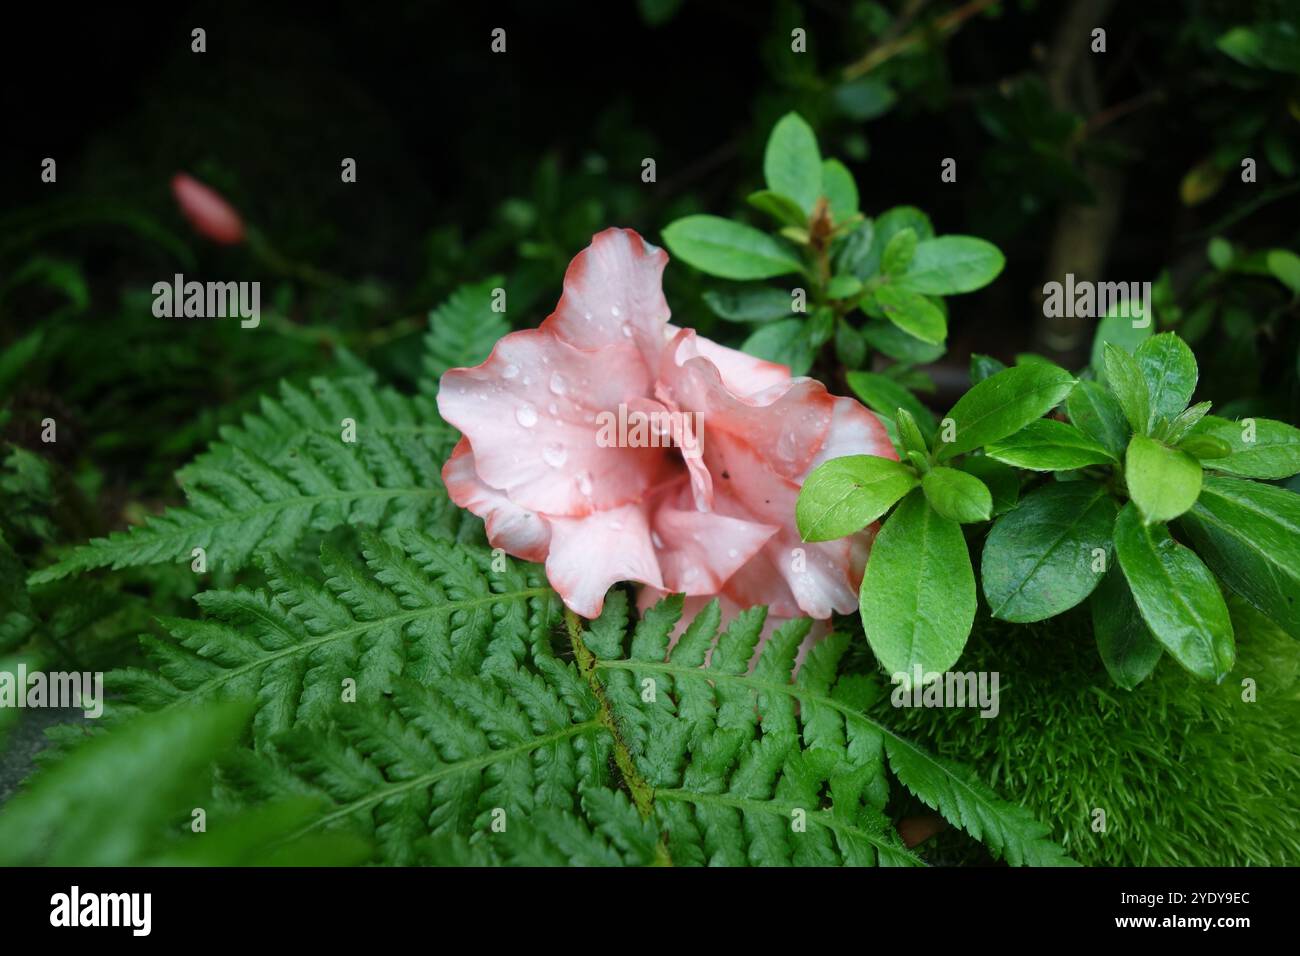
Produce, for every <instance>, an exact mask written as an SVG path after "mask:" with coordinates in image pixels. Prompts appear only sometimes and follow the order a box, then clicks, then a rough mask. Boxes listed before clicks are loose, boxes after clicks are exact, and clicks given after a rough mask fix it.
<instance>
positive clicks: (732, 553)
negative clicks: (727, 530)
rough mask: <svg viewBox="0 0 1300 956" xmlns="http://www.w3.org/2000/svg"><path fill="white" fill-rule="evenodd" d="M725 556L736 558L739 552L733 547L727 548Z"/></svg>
mask: <svg viewBox="0 0 1300 956" xmlns="http://www.w3.org/2000/svg"><path fill="white" fill-rule="evenodd" d="M727 557H729V558H738V557H740V552H739V551H737V550H736V549H735V548H728V549H727Z"/></svg>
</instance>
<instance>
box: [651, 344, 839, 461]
mask: <svg viewBox="0 0 1300 956" xmlns="http://www.w3.org/2000/svg"><path fill="white" fill-rule="evenodd" d="M696 339H697V336H696V335H695V333H694V332H693V331H691V330H690V329H683V330H682V331H681V332H680V333H679V334H678V335H677V336H676V338H675V339H674V341H673V342H672V343H671V344H670V346H669V349H670V352H669V353H668V354H667V355H666V356H665V359H664V360H663V361H661V362H660V366H659V379H660V381H659V385H660V386H662V388H663V389H664V390H665V391H666V394H667V395H668V396H669V397H670V398H671V399H672V401H674V402H675V403H676V404H677V405H678V406H680V407H681V408H683V409H689V410H690V411H697V412H703V413H704V418H705V422H706V423H707V428H708V432H709V435H710V438H712V434H713V432H715V431H725V432H728V433H730V434H732V435H735V436H738V437H740V438H743V439H744V440H745V441H747V442H749V443H750V444H751V445H753V446H754V447H755V448H761V449H763V450H764V454H765V457H766V459H767V461H768V463H769V465H770V467H771V468H772V469H773V470H775V471H776V472H778V473H780V474H781V475H784V476H785V477H788V478H795V477H799V476H801V475H803V474H805V473H807V470H808V466H809V465H810V464H811V463H812V461H813V458H814V456H815V455H816V454H817V452H818V450H820V448H821V447H822V444H823V443H824V442H825V439H826V434H827V431H828V430H829V429H830V425H831V413H832V411H833V410H834V404H835V399H834V398H833V397H832V396H831V394H830V393H829V392H827V391H826V386H824V385H822V384H821V382H817V381H814V380H813V379H810V378H799V379H789V380H787V381H785V382H778V383H776V384H773V385H771V386H769V387H767V388H765V389H763V390H762V391H760V392H757V393H754V394H753V395H747V396H742V395H737V394H735V393H734V392H732V391H731V390H730V389H729V388H728V387H727V385H726V383H725V382H724V381H723V378H722V373H721V372H720V371H719V369H718V367H717V366H716V365H714V363H713V362H712V361H711V360H710V359H709V358H707V357H706V356H704V355H702V354H700V353H699V350H698V345H697V342H696V341H695V340H696Z"/></svg>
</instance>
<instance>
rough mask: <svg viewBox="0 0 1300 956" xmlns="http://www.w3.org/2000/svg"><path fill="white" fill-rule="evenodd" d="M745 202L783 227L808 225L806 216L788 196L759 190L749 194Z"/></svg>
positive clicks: (767, 190) (768, 190)
mask: <svg viewBox="0 0 1300 956" xmlns="http://www.w3.org/2000/svg"><path fill="white" fill-rule="evenodd" d="M745 201H746V202H747V203H749V204H750V205H751V206H753V207H754V208H755V209H757V210H759V211H760V212H765V213H767V214H768V215H769V216H771V217H772V218H773V219H775V220H776V221H777V222H779V223H780V224H781V225H783V226H798V227H800V228H802V227H804V226H807V225H808V216H807V215H806V214H805V213H804V211H803V210H802V209H800V208H799V204H798V203H797V202H795V201H794V200H793V199H791V198H790V197H789V196H783V195H782V194H781V193H776V192H772V190H770V189H760V190H759V191H758V192H755V193H750V194H749V195H748V196H747V197H746V198H745Z"/></svg>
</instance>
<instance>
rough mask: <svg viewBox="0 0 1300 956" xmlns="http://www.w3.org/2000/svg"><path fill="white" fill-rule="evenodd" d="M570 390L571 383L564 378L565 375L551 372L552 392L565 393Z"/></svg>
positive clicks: (555, 393)
mask: <svg viewBox="0 0 1300 956" xmlns="http://www.w3.org/2000/svg"><path fill="white" fill-rule="evenodd" d="M568 390H569V383H568V382H566V381H565V380H564V376H563V375H561V374H560V373H559V372H552V373H551V394H553V395H563V394H564V393H565V392H567V391H568Z"/></svg>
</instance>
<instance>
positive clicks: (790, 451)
mask: <svg viewBox="0 0 1300 956" xmlns="http://www.w3.org/2000/svg"><path fill="white" fill-rule="evenodd" d="M776 453H777V454H778V455H780V456H781V457H782V458H784V459H785V460H786V461H794V458H795V437H794V432H782V433H781V437H780V438H778V439H777V440H776Z"/></svg>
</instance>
